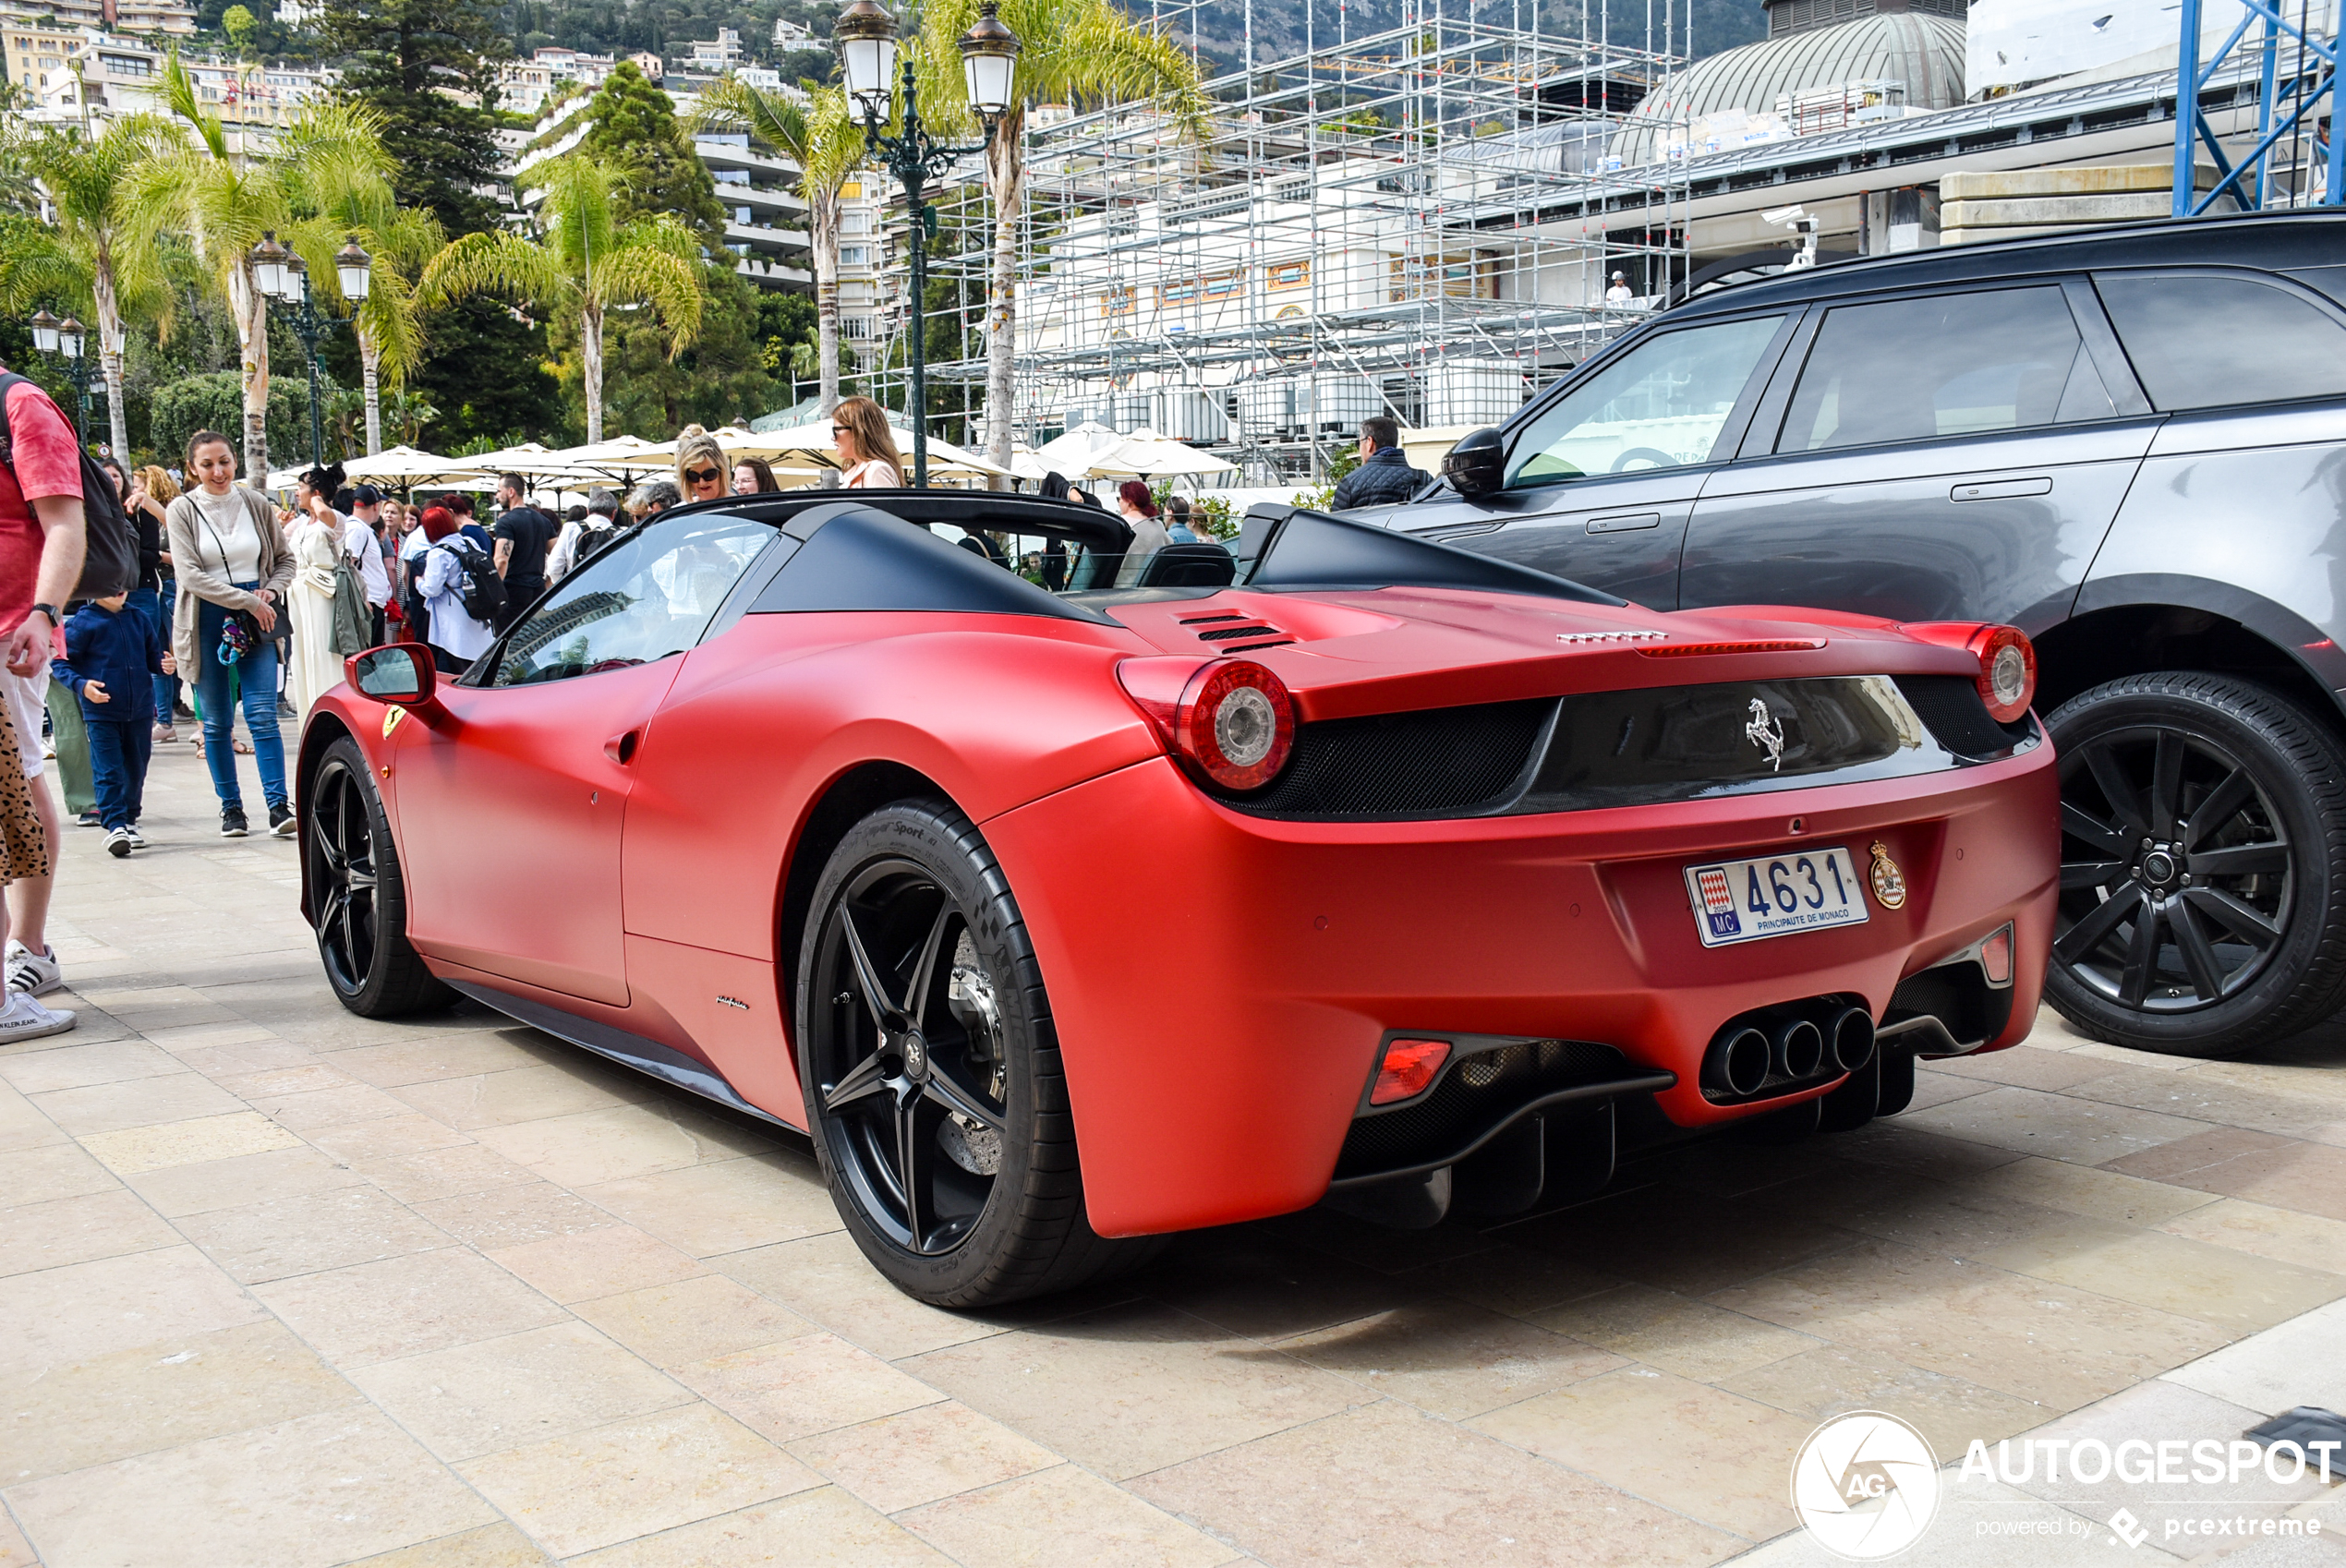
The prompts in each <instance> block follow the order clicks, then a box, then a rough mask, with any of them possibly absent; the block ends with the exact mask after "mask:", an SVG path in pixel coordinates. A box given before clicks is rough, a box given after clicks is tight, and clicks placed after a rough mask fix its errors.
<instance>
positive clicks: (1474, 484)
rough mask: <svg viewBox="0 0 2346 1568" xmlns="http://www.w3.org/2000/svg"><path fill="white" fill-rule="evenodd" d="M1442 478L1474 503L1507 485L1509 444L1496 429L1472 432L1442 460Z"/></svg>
mask: <svg viewBox="0 0 2346 1568" xmlns="http://www.w3.org/2000/svg"><path fill="white" fill-rule="evenodd" d="M1442 476H1443V477H1444V478H1445V479H1447V480H1449V481H1450V488H1452V489H1454V490H1456V491H1457V492H1458V494H1460V495H1462V496H1465V497H1467V498H1468V499H1469V500H1472V499H1473V498H1474V497H1476V496H1487V495H1489V494H1490V493H1491V492H1492V491H1493V490H1495V489H1497V488H1499V487H1500V486H1501V485H1504V484H1506V478H1507V443H1506V438H1504V437H1503V436H1501V435H1500V434H1499V432H1498V431H1497V430H1495V429H1483V430H1469V431H1468V432H1467V433H1466V434H1465V435H1464V436H1461V437H1460V438H1459V439H1458V444H1457V445H1456V446H1454V447H1452V448H1451V449H1450V450H1449V451H1448V452H1445V453H1444V454H1443V458H1442Z"/></svg>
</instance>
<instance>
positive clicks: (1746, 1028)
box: [1702, 996, 1874, 1100]
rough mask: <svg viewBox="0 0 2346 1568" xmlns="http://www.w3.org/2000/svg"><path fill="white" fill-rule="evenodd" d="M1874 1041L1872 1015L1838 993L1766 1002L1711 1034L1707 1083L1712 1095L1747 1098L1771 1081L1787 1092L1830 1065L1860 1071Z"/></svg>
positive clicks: (1705, 1069) (1706, 1058)
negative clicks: (1771, 1004)
mask: <svg viewBox="0 0 2346 1568" xmlns="http://www.w3.org/2000/svg"><path fill="white" fill-rule="evenodd" d="M1873 1043H1874V1042H1873V1015H1872V1014H1871V1013H1869V1012H1868V1011H1867V1010H1866V1009H1865V1008H1863V1007H1855V1006H1852V1005H1851V1004H1849V1003H1848V1002H1846V1001H1844V999H1842V998H1840V997H1837V996H1818V997H1813V998H1811V999H1809V1000H1808V1001H1805V1002H1792V1003H1788V1004H1786V1005H1784V1006H1783V1007H1762V1008H1760V1010H1759V1011H1757V1012H1750V1013H1745V1014H1743V1015H1741V1016H1740V1017H1737V1018H1732V1019H1728V1020H1727V1021H1726V1023H1725V1024H1723V1026H1721V1028H1720V1030H1719V1032H1718V1033H1717V1034H1714V1035H1712V1036H1711V1046H1710V1049H1708V1050H1707V1051H1705V1052H1704V1053H1703V1056H1702V1087H1703V1089H1704V1091H1705V1092H1707V1093H1708V1095H1709V1096H1710V1097H1711V1098H1713V1099H1717V1098H1719V1097H1721V1096H1725V1097H1728V1098H1732V1099H1736V1100H1747V1099H1749V1098H1751V1097H1752V1096H1753V1095H1755V1094H1758V1093H1759V1092H1760V1091H1761V1090H1762V1089H1765V1088H1768V1087H1770V1086H1771V1084H1774V1085H1780V1086H1781V1087H1782V1088H1783V1089H1784V1091H1787V1092H1788V1091H1790V1090H1792V1089H1794V1088H1797V1087H1803V1086H1805V1083H1806V1080H1809V1079H1813V1078H1816V1077H1818V1076H1819V1075H1820V1074H1821V1073H1824V1072H1826V1071H1828V1070H1831V1071H1832V1072H1856V1070H1857V1069H1858V1068H1859V1067H1864V1066H1865V1065H1866V1064H1867V1063H1868V1062H1869V1061H1871V1060H1872V1059H1873Z"/></svg>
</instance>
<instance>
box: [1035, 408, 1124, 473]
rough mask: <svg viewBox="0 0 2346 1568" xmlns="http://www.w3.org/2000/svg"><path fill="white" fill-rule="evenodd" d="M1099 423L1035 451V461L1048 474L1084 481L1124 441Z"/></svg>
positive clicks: (1084, 425) (1092, 421) (1054, 439)
mask: <svg viewBox="0 0 2346 1568" xmlns="http://www.w3.org/2000/svg"><path fill="white" fill-rule="evenodd" d="M1123 439H1124V438H1123V437H1122V436H1119V435H1118V434H1117V433H1116V432H1115V431H1114V430H1111V429H1109V428H1107V427H1106V425H1103V424H1101V423H1100V422H1099V421H1097V420H1096V419H1086V420H1085V421H1083V423H1082V424H1081V425H1078V426H1076V427H1075V428H1073V429H1071V430H1070V431H1068V432H1067V433H1066V434H1065V435H1063V436H1054V437H1052V438H1051V439H1050V440H1047V441H1045V442H1044V443H1043V444H1042V445H1041V446H1038V447H1036V448H1035V449H1034V461H1035V462H1037V463H1040V464H1042V465H1043V467H1044V470H1045V471H1046V472H1051V471H1054V470H1056V471H1057V472H1058V473H1061V474H1066V475H1069V476H1072V477H1076V478H1081V477H1082V476H1084V475H1086V474H1089V473H1090V472H1091V471H1092V460H1093V459H1094V457H1096V456H1098V455H1099V454H1100V453H1101V452H1106V451H1108V450H1109V449H1111V448H1113V447H1114V446H1116V445H1117V443H1118V442H1119V441H1121V440H1123Z"/></svg>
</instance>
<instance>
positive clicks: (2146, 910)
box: [2046, 673, 2346, 1056]
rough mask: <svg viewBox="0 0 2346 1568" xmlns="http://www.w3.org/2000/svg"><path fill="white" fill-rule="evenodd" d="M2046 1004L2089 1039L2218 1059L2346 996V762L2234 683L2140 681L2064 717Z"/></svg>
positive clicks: (2087, 697) (2308, 1020)
mask: <svg viewBox="0 0 2346 1568" xmlns="http://www.w3.org/2000/svg"><path fill="white" fill-rule="evenodd" d="M2049 728H2050V730H2051V732H2052V736H2053V742H2054V746H2055V748H2056V750H2057V751H2058V753H2059V754H2060V758H2061V779H2062V808H2061V814H2062V839H2061V862H2062V863H2061V902H2060V913H2059V916H2058V919H2057V920H2056V922H2055V935H2054V938H2053V951H2052V961H2051V965H2050V970H2049V971H2048V974H2047V977H2046V995H2047V998H2048V999H2049V1000H2050V1002H2051V1003H2052V1004H2053V1006H2054V1007H2057V1008H2059V1009H2060V1011H2061V1012H2062V1016H2063V1017H2065V1018H2067V1019H2069V1021H2070V1022H2071V1023H2072V1024H2073V1025H2074V1026H2075V1027H2076V1028H2077V1029H2078V1030H2080V1031H2082V1032H2084V1033H2086V1034H2088V1035H2091V1036H2093V1037H2094V1038H2096V1039H2100V1040H2107V1041H2112V1042H2115V1043H2120V1044H2125V1045H2132V1046H2135V1047H2138V1048H2140V1049H2144V1050H2151V1051H2161V1052H2167V1053H2171V1054H2175V1055H2202V1056H2223V1055H2237V1054H2239V1053H2241V1052H2243V1051H2246V1050H2249V1049H2252V1048H2253V1047H2255V1046H2256V1045H2258V1044H2260V1043H2265V1042H2267V1041H2271V1040H2275V1039H2278V1038H2279V1037H2280V1036H2282V1035H2285V1034H2289V1033H2292V1032H2293V1031H2297V1030H2300V1029H2303V1028H2305V1027H2306V1026H2307V1025H2310V1024H2312V1023H2314V1022H2316V1021H2317V1020H2319V1019H2322V1018H2325V1017H2327V1016H2328V1015H2329V1014H2330V1013H2331V1012H2334V1011H2336V1010H2337V1008H2338V1007H2339V1004H2340V1000H2341V996H2342V995H2346V749H2341V748H2340V743H2339V742H2338V740H2337V739H2336V738H2335V737H2334V736H2333V735H2331V734H2330V733H2329V732H2328V730H2325V729H2324V728H2323V727H2322V726H2321V725H2320V724H2319V723H2318V722H2317V721H2316V720H2315V719H2314V718H2312V717H2311V716H2310V715H2308V714H2306V713H2304V711H2302V710H2301V709H2299V708H2298V707H2297V706H2295V705H2294V704H2292V703H2291V702H2290V701H2288V700H2287V699H2286V698H2284V697H2282V696H2280V695H2279V694H2277V693H2274V692H2272V691H2269V690H2267V689H2266V688H2264V687H2261V686H2257V685H2255V684H2253V683H2251V682H2249V681H2241V680H2237V679H2234V678H2231V677H2224V676H2213V675H2200V674H2188V673H2167V674H2158V675H2143V676H2132V677H2129V678H2127V679H2125V680H2122V681H2111V682H2110V683H2109V684H2107V685H2103V686H2098V687H2096V688H2095V689H2093V690H2092V691H2089V692H2086V693H2085V694H2082V695H2080V696H2078V697H2076V698H2074V699H2072V700H2071V701H2070V702H2067V703H2064V704H2063V705H2062V706H2061V707H2060V708H2059V709H2058V710H2057V711H2056V712H2055V713H2054V714H2053V715H2052V718H2051V719H2050V724H2049Z"/></svg>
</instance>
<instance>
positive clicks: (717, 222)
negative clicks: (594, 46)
mask: <svg viewBox="0 0 2346 1568" xmlns="http://www.w3.org/2000/svg"><path fill="white" fill-rule="evenodd" d="M586 119H587V131H586V139H585V140H584V141H582V142H580V143H579V151H582V152H585V153H586V154H587V155H588V156H589V157H595V158H600V159H602V160H603V161H604V162H605V163H611V164H612V165H614V166H616V167H618V168H621V169H623V170H625V171H626V172H627V185H626V188H625V189H624V190H623V192H622V193H621V194H620V196H619V218H620V221H621V222H622V223H625V222H627V221H628V220H629V219H631V218H635V217H650V216H653V215H656V214H659V213H662V212H666V213H670V214H671V215H673V216H674V217H675V218H677V219H678V220H679V221H680V222H682V223H683V224H684V225H685V226H686V227H687V228H689V229H691V230H692V231H693V233H694V234H695V236H696V237H698V238H699V240H700V242H701V243H702V244H703V245H704V246H706V247H708V248H709V249H710V250H717V249H720V248H721V247H723V245H724V243H725V205H724V203H723V202H721V201H720V200H718V199H717V182H716V180H715V179H714V178H713V177H711V176H710V175H709V172H708V168H707V165H706V164H704V163H702V162H701V161H700V155H699V154H698V153H696V152H695V151H693V139H692V137H691V135H690V134H689V133H688V132H687V131H686V130H685V128H684V126H683V122H682V121H680V120H678V119H677V118H676V105H675V103H674V102H673V101H671V99H670V98H669V96H668V94H666V93H665V92H662V91H661V90H659V88H656V87H654V86H653V85H652V84H651V83H650V82H649V81H647V80H646V79H645V78H644V73H643V72H641V71H639V70H637V69H636V68H635V66H633V65H632V64H630V63H629V62H627V61H625V60H622V61H621V62H620V63H619V64H618V65H617V66H613V67H612V68H611V77H610V79H608V80H607V81H605V82H604V83H603V85H602V87H601V89H600V90H599V91H597V92H596V94H595V96H594V99H593V101H592V102H591V103H588V104H587V106H586Z"/></svg>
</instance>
